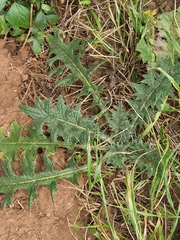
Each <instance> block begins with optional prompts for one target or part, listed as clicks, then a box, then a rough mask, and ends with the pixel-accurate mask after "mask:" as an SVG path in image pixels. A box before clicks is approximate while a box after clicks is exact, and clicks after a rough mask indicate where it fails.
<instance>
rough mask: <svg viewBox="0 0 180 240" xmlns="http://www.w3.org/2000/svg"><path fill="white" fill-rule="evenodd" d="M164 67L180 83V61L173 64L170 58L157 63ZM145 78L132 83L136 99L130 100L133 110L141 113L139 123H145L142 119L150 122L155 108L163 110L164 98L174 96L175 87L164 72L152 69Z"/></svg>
mask: <svg viewBox="0 0 180 240" xmlns="http://www.w3.org/2000/svg"><path fill="white" fill-rule="evenodd" d="M156 65H157V66H160V67H161V68H162V69H166V72H167V73H168V74H169V75H170V76H171V77H172V78H174V79H175V80H176V82H177V83H178V84H179V83H180V77H179V76H180V63H176V64H175V65H173V64H172V63H171V61H170V60H164V61H160V62H158V63H156ZM143 77H144V79H143V80H142V81H141V82H140V83H139V84H137V83H130V84H131V86H132V87H133V88H134V89H135V93H134V97H135V99H134V100H129V103H130V105H131V107H132V108H133V110H134V111H135V112H136V113H137V114H138V115H139V118H138V119H137V123H138V124H139V123H141V124H142V123H143V121H142V120H144V121H146V122H147V123H150V122H149V120H150V119H151V118H150V117H151V116H153V115H154V110H159V111H160V110H161V105H162V103H163V100H164V99H165V98H166V97H167V96H171V97H173V96H174V88H173V87H172V85H171V82H170V81H169V80H168V78H167V77H166V76H165V75H164V74H163V73H158V72H157V71H155V69H150V70H149V71H148V73H147V74H146V75H143Z"/></svg>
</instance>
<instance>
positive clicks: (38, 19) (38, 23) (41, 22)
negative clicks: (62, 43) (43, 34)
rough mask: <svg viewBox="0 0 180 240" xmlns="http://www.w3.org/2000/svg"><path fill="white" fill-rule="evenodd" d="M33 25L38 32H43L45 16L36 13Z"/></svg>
mask: <svg viewBox="0 0 180 240" xmlns="http://www.w3.org/2000/svg"><path fill="white" fill-rule="evenodd" d="M35 25H36V27H37V28H39V29H40V30H44V29H45V28H46V27H47V20H46V15H45V14H44V13H43V12H42V11H40V12H38V13H37V15H36V18H35Z"/></svg>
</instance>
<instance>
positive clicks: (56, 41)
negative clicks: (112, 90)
mask: <svg viewBox="0 0 180 240" xmlns="http://www.w3.org/2000/svg"><path fill="white" fill-rule="evenodd" d="M46 40H47V42H48V43H49V46H50V55H53V54H55V56H54V57H52V58H51V59H50V60H49V65H50V66H51V65H52V64H53V63H54V62H55V61H57V60H60V61H61V62H62V63H63V65H62V66H59V67H57V68H55V69H53V71H52V72H50V75H52V74H58V75H59V74H61V73H62V72H63V70H64V69H68V70H70V71H71V74H70V75H69V76H68V77H66V78H64V79H61V80H60V81H59V82H58V83H57V84H56V87H57V86H60V85H62V84H72V83H74V82H76V81H77V80H81V81H82V83H83V93H82V94H81V95H88V94H90V93H91V94H92V96H93V99H94V102H95V104H96V105H97V106H99V107H100V109H101V110H103V109H104V108H105V104H106V103H104V101H103V100H102V98H101V97H100V95H99V93H100V91H101V89H102V88H101V87H99V86H96V85H95V84H93V82H92V81H91V79H90V74H91V73H92V72H93V71H95V70H96V69H97V68H98V67H99V66H100V65H101V64H102V63H99V64H97V65H95V66H93V67H92V68H89V69H87V68H85V67H84V66H83V65H82V63H81V61H80V59H81V56H82V54H84V53H85V45H86V42H82V41H80V40H79V39H75V40H73V41H72V42H70V43H68V44H64V43H63V42H62V40H61V38H60V32H59V30H58V29H57V28H55V29H54V35H51V34H47V36H46ZM87 89H88V92H87Z"/></svg>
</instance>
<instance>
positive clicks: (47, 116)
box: [20, 96, 100, 147]
mask: <svg viewBox="0 0 180 240" xmlns="http://www.w3.org/2000/svg"><path fill="white" fill-rule="evenodd" d="M20 109H21V110H22V111H23V112H25V113H26V114H27V115H29V116H30V117H32V118H34V125H35V127H36V128H37V129H38V130H39V131H40V132H41V133H43V126H44V125H45V124H46V125H47V126H48V132H49V133H50V134H51V137H52V139H53V141H57V138H58V137H62V138H63V139H64V141H65V143H66V145H67V146H69V147H70V146H72V145H73V144H75V143H81V144H86V143H87V141H88V137H89V134H90V136H91V139H92V141H93V139H94V138H96V134H97V132H98V130H99V128H100V126H99V124H96V123H95V122H94V121H95V117H84V118H82V115H81V112H80V105H77V106H76V108H75V109H71V107H70V105H66V104H65V103H64V100H63V98H62V96H60V97H59V99H58V103H57V104H56V105H53V106H52V105H51V99H48V100H44V101H41V100H40V99H39V98H37V99H36V103H35V106H34V107H30V106H25V105H20Z"/></svg>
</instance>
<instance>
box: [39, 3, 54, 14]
mask: <svg viewBox="0 0 180 240" xmlns="http://www.w3.org/2000/svg"><path fill="white" fill-rule="evenodd" d="M41 8H42V9H43V10H44V12H46V13H48V12H52V10H53V8H52V7H51V6H50V5H48V4H44V3H42V5H41Z"/></svg>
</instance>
